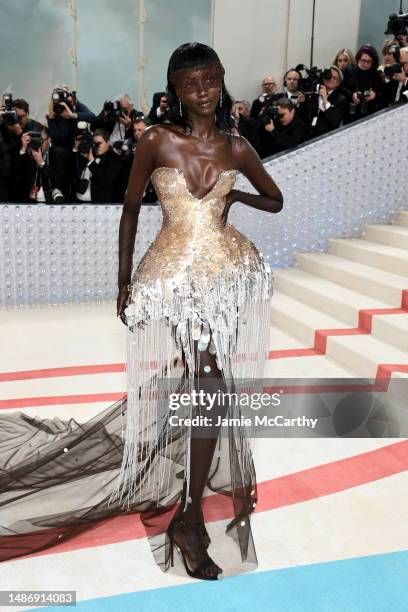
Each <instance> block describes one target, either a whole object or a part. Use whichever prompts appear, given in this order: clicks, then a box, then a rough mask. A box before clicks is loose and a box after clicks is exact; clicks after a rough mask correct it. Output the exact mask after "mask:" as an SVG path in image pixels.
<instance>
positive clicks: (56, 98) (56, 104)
mask: <svg viewBox="0 0 408 612" xmlns="http://www.w3.org/2000/svg"><path fill="white" fill-rule="evenodd" d="M70 96H72V93H71V92H70V91H66V90H65V89H54V91H53V92H52V94H51V98H52V101H53V107H52V108H53V111H54V113H55V114H56V115H61V113H63V112H64V110H65V106H63V105H62V104H61V102H65V104H66V105H67V106H69V107H70V106H71V105H70V103H69V100H68V98H69V97H70Z"/></svg>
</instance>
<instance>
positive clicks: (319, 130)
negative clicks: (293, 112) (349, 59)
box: [298, 66, 348, 138]
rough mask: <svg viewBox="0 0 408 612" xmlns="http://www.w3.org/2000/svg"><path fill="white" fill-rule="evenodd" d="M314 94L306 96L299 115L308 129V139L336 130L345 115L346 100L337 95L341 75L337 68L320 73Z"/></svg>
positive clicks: (331, 67) (333, 67)
mask: <svg viewBox="0 0 408 612" xmlns="http://www.w3.org/2000/svg"><path fill="white" fill-rule="evenodd" d="M319 80H320V85H318V86H317V87H318V90H317V91H316V93H311V94H307V95H306V100H305V102H304V103H303V104H301V105H300V107H299V111H298V112H299V114H300V116H301V117H302V118H303V120H304V121H305V123H306V125H307V127H308V137H309V138H316V137H317V136H322V135H323V134H327V133H328V132H331V131H332V130H335V129H337V128H338V127H340V125H341V124H342V122H343V120H344V117H345V116H346V113H347V108H348V102H347V98H346V97H345V96H343V95H342V94H341V93H339V91H338V88H339V87H340V85H341V83H342V81H343V74H342V72H341V70H340V69H339V68H337V66H330V67H329V68H326V69H325V70H323V71H322V73H321V76H320V78H319Z"/></svg>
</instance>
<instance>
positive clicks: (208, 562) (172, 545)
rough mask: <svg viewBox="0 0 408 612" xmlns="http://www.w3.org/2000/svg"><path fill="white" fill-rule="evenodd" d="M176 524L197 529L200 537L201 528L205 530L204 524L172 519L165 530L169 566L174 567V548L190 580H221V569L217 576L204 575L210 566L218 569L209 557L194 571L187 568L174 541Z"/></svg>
mask: <svg viewBox="0 0 408 612" xmlns="http://www.w3.org/2000/svg"><path fill="white" fill-rule="evenodd" d="M176 524H178V525H181V526H183V527H196V528H198V530H199V532H200V536H201V534H202V528H203V527H204V529H205V526H204V523H203V522H201V521H199V522H196V523H188V522H187V521H185V520H183V519H181V518H178V517H174V518H173V519H172V521H171V522H170V525H169V526H168V528H167V532H166V533H167V537H168V541H169V546H170V565H171V567H173V566H174V548H176V550H177V552H178V553H179V555H180V556H181V558H182V560H183V564H184V567H185V570H186V572H187V574H188V575H189V576H191V577H192V578H200V579H201V580H220V579H221V578H222V570H221V568H219V569H220V571H219V572H218V573H217V574H214V575H210V574H205V573H204V572H205V570H206V569H207V568H208V567H211V566H214V565H215V566H216V567H218V566H217V564H216V563H214V561H213V560H212V559H211V557H210V556H209V555H207V556H206V558H205V559H204V560H203V561H201V563H199V564H198V566H197V567H196V568H195V569H194V570H192V569H191V568H190V567H189V565H188V561H187V558H186V554H185V552H184V551H183V550H182V549H181V548H180V546H179V545H178V544H176V542H175V541H174V534H173V531H174V526H175V525H176ZM205 531H206V530H205ZM207 536H208V534H207ZM208 539H209V538H208ZM203 544H204V543H203Z"/></svg>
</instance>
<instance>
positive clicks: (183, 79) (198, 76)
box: [176, 64, 223, 116]
mask: <svg viewBox="0 0 408 612" xmlns="http://www.w3.org/2000/svg"><path fill="white" fill-rule="evenodd" d="M220 68H221V66H220V65H219V64H214V65H210V66H206V67H203V68H197V69H193V70H183V71H181V70H180V73H182V75H181V76H180V78H179V79H178V81H179V82H178V83H177V85H176V92H177V95H178V96H179V97H180V98H181V101H182V102H183V104H185V106H187V109H188V111H189V112H190V113H193V114H196V115H201V116H207V115H213V114H214V112H215V109H216V106H217V104H218V101H219V99H220V92H221V87H222V78H223V77H222V72H221V71H220Z"/></svg>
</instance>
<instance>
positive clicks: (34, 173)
mask: <svg viewBox="0 0 408 612" xmlns="http://www.w3.org/2000/svg"><path fill="white" fill-rule="evenodd" d="M33 134H34V132H31V135H30V134H28V133H24V134H23V135H22V136H21V148H20V151H19V152H18V153H17V156H16V159H15V165H14V181H13V187H14V200H15V201H17V202H44V203H54V202H56V203H59V202H64V201H67V199H68V194H69V179H70V174H69V157H70V156H69V153H68V152H67V151H65V150H64V149H63V148H61V147H55V146H54V145H53V144H52V142H51V138H50V134H49V130H48V129H47V128H45V127H43V128H42V129H41V131H40V132H38V136H35V135H33Z"/></svg>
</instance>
